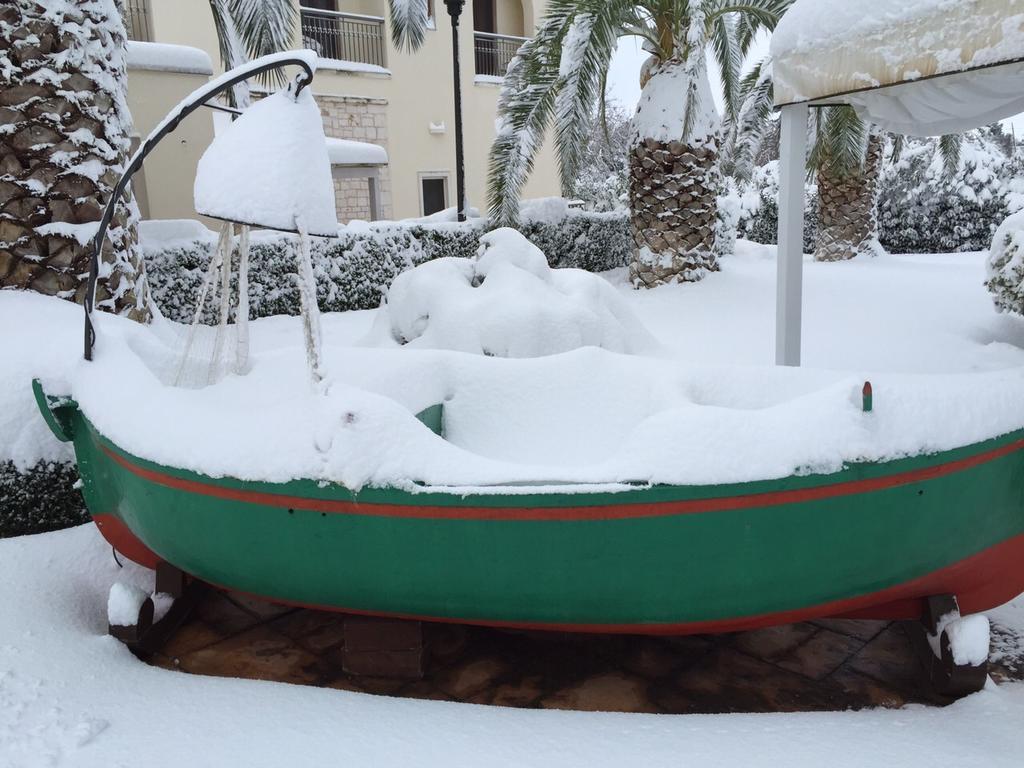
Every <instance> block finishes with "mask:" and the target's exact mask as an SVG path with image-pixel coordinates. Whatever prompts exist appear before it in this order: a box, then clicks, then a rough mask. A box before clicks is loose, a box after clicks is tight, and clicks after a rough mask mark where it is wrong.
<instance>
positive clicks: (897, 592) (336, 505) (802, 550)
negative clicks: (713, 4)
mask: <svg viewBox="0 0 1024 768" xmlns="http://www.w3.org/2000/svg"><path fill="white" fill-rule="evenodd" d="M35 389H36V396H37V401H38V404H39V407H40V410H41V411H42V414H43V416H44V417H45V418H46V420H47V422H48V423H49V425H50V427H51V429H52V430H53V431H54V434H56V435H57V437H58V438H60V439H62V440H71V441H73V443H74V447H75V452H76V454H77V457H78V466H79V468H80V471H81V475H82V480H83V483H84V485H83V493H84V496H85V500H86V503H87V505H88V507H89V510H90V511H91V513H92V516H93V519H94V520H95V522H96V525H97V526H98V527H99V529H100V531H101V532H102V534H103V536H105V537H106V539H107V540H108V541H109V542H110V543H111V545H112V546H113V547H114V548H115V549H116V550H117V551H118V552H120V553H122V554H123V555H125V556H126V557H128V558H130V559H132V560H135V561H136V562H138V563H140V564H142V565H145V566H148V567H155V566H156V565H157V563H159V562H166V563H170V564H171V565H173V566H175V567H176V568H178V569H180V570H181V571H183V572H185V573H187V574H189V575H191V576H192V577H194V578H196V579H199V580H201V581H203V582H207V583H209V584H213V585H216V586H218V587H222V588H226V589H231V590H235V591H239V592H243V593H248V594H252V595H258V596H261V597H264V598H267V599H269V600H272V601H276V602H279V603H284V604H289V605H299V606H310V607H315V608H322V609H326V610H334V611H343V612H346V613H354V614H368V615H382V616H391V617H400V618H415V619H423V620H430V621H448V622H460V623H468V624H481V625H492V626H502V627H518V628H539V629H550V630H568V631H585V632H607V633H644V634H671V635H676V634H687V633H704V632H725V631H734V630H742V629H750V628H755V627H762V626H767V625H773V624H782V623H788V622H793V621H801V620H806V619H814V618H821V617H837V616H842V617H854V618H885V619H898V618H905V619H910V618H915V619H916V618H920V617H922V615H923V614H924V613H925V606H926V601H927V599H928V598H929V597H932V596H936V595H954V596H955V597H956V598H957V600H958V601H959V605H960V608H961V610H962V611H963V612H964V613H973V612H978V611H984V610H987V609H990V608H993V607H995V606H998V605H1001V604H1003V603H1005V602H1007V601H1008V600H1010V599H1012V598H1013V597H1015V596H1016V595H1018V594H1020V593H1021V592H1024V431H1017V432H1014V433H1011V434H1007V435H1004V436H1002V437H1000V438H997V439H994V440H989V441H987V442H983V443H978V444H976V445H970V446H965V447H963V448H960V449H957V450H953V451H946V452H942V453H936V454H933V455H928V456H919V457H914V458H906V459H900V460H897V461H891V462H885V463H863V464H853V465H850V466H847V467H846V468H844V469H843V470H842V471H840V472H836V473H834V474H828V475H806V476H794V477H787V478H783V479H778V480H766V481H761V482H749V483H740V484H734V485H704V486H696V485H695V486H652V487H644V488H635V489H628V490H623V491H621V492H607V491H602V492H587V491H586V489H581V488H579V487H573V488H572V489H567V490H566V491H564V492H558V491H552V490H551V489H545V491H544V492H530V491H529V489H524V488H522V487H515V488H508V489H505V490H504V491H502V489H495V488H487V489H480V490H479V492H465V491H463V490H460V491H459V492H458V493H453V492H445V491H444V490H443V489H430V488H423V489H421V490H418V491H406V490H398V489H394V488H370V489H364V490H362V491H360V492H358V493H354V492H353V491H351V490H349V489H347V488H345V487H342V486H340V485H323V484H322V483H319V482H315V481H312V480H296V481H292V482H288V483H280V484H275V483H261V482H243V481H240V480H232V479H229V478H217V479H214V478H211V477H206V476H203V475H200V474H196V473H193V472H189V471H185V470H181V469H176V468H174V467H166V466H161V465H158V464H154V463H152V462H150V461H146V460H144V459H141V458H139V457H137V456H132V455H131V454H129V453H127V452H126V451H124V450H122V449H121V448H119V447H118V446H117V445H115V444H114V443H112V442H111V441H110V440H108V439H106V438H105V437H104V436H103V435H102V434H100V433H99V432H98V431H97V430H96V429H95V428H94V427H93V425H92V424H91V423H90V422H89V420H88V418H87V416H86V414H83V413H82V412H81V410H80V409H79V408H78V406H77V405H76V404H75V403H74V402H71V401H70V400H61V399H59V398H54V397H48V396H47V395H46V394H45V393H44V392H43V390H42V387H41V386H40V385H39V384H38V382H37V383H36V384H35Z"/></svg>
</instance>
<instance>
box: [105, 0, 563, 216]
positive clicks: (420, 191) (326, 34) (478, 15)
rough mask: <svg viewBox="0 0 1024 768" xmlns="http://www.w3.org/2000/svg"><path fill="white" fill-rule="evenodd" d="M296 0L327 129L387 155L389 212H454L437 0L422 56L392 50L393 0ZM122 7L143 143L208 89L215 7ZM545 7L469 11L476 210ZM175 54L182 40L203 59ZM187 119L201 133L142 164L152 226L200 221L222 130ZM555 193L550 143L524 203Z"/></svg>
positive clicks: (363, 200) (497, 1)
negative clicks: (521, 58) (514, 70)
mask: <svg viewBox="0 0 1024 768" xmlns="http://www.w3.org/2000/svg"><path fill="white" fill-rule="evenodd" d="M293 1H294V2H295V4H296V8H297V11H298V13H299V16H300V24H299V28H298V29H297V30H296V40H295V47H296V48H310V49H312V50H315V51H317V53H319V54H320V56H321V59H320V65H319V68H318V71H317V74H316V78H315V80H314V82H313V93H314V95H315V96H316V98H317V102H318V104H319V105H320V110H321V113H322V114H323V118H324V129H325V133H326V134H327V135H328V136H333V137H336V138H343V139H355V140H358V141H366V142H371V143H374V144H378V145H380V146H382V147H384V148H385V149H386V150H387V152H388V160H389V162H388V165H387V167H385V168H383V169H382V170H381V172H380V185H379V186H380V190H379V191H380V204H381V205H380V211H381V214H382V216H383V217H384V218H393V219H402V218H413V217H418V216H423V215H428V214H430V213H434V212H436V211H437V210H440V209H443V208H447V207H452V206H454V205H455V130H454V111H455V106H454V96H453V82H452V63H451V62H452V35H451V23H450V20H449V17H448V14H447V12H446V10H445V7H444V3H443V2H442V0H423V2H425V3H427V4H428V12H429V13H430V16H431V21H430V29H429V30H428V32H427V35H426V40H425V42H424V44H423V46H422V47H421V48H420V50H418V51H417V52H415V53H409V52H407V51H400V50H398V49H396V48H395V47H394V46H393V45H392V43H391V35H390V28H389V23H388V21H387V18H386V16H387V0H293ZM125 8H126V25H127V27H128V30H129V36H130V37H132V38H133V39H134V40H135V41H138V42H137V43H135V44H133V45H132V46H130V51H129V86H128V87H129V105H130V106H131V109H132V113H133V115H134V117H135V123H136V131H137V132H138V133H139V134H140V136H144V135H145V134H146V133H148V131H149V130H151V128H152V127H153V126H155V125H156V123H157V122H158V121H159V119H160V118H161V117H162V116H163V114H164V113H166V112H167V111H168V110H169V109H170V108H171V107H173V106H174V105H175V104H176V103H177V102H178V101H179V100H180V99H181V98H182V97H183V96H184V95H186V94H187V93H188V92H189V91H190V90H192V88H194V87H197V86H198V85H200V84H201V83H202V82H204V80H205V77H206V76H207V75H204V74H203V73H202V70H203V67H202V66H200V64H201V62H202V61H204V60H205V61H206V62H207V65H206V67H207V68H208V69H209V70H210V72H211V73H212V74H217V73H219V72H220V71H221V66H220V61H219V54H218V44H217V37H216V32H215V30H214V26H213V17H212V15H211V12H210V6H209V0H125ZM542 13H543V0H537V2H534V0H468V1H467V3H466V7H465V10H464V12H463V15H462V19H461V23H460V27H461V35H460V56H461V60H462V81H461V83H462V95H463V114H464V120H463V124H464V131H465V156H466V191H467V196H468V198H469V203H470V205H471V206H472V207H475V208H479V209H480V210H481V211H482V212H484V211H485V210H486V207H487V165H488V153H489V151H490V147H491V143H492V141H493V139H494V131H495V116H496V111H497V102H498V93H499V89H500V83H501V76H502V74H503V73H504V71H505V68H506V67H507V65H508V62H509V61H510V59H511V58H512V56H514V55H515V52H516V50H518V48H519V46H520V44H521V43H522V42H523V40H524V39H525V36H526V35H528V34H532V33H533V31H534V29H535V25H536V23H537V20H538V19H539V17H540V15H541V14H542ZM167 46H187V47H189V48H191V49H194V54H193V55H191V56H189V55H188V54H186V53H184V52H183V51H181V50H180V49H176V48H169V47H167ZM195 49H197V50H195ZM140 51H142V53H140ZM200 52H202V53H205V57H203V56H202V53H200ZM154 62H156V63H155V64H154ZM208 74H209V73H208ZM191 120H192V121H195V124H194V125H189V126H187V127H186V126H183V128H181V129H179V131H180V133H176V134H175V136H176V137H178V139H179V140H178V141H177V142H165V143H169V144H172V145H173V146H171V147H170V148H168V149H167V150H164V148H163V147H161V148H160V149H159V150H158V151H157V153H154V155H153V157H152V159H151V161H150V162H148V163H147V169H146V170H147V177H146V179H145V180H144V182H143V184H141V185H139V186H142V187H145V189H144V190H143V191H142V194H141V195H140V197H141V198H142V202H141V205H142V207H143V212H144V215H146V216H148V217H150V218H185V217H190V216H194V212H192V211H191V203H192V180H193V178H194V175H195V168H196V163H197V162H198V158H199V156H201V154H202V151H203V149H205V147H206V146H207V145H208V143H209V141H210V140H211V139H212V136H213V127H212V126H213V122H212V118H211V117H208V116H206V115H204V114H203V113H197V114H196V115H194V116H193V117H192V118H191ZM335 186H336V192H337V204H338V217H339V221H342V222H345V221H349V220H351V219H369V218H370V201H369V194H368V190H367V185H366V183H365V181H363V180H361V179H337V180H336V181H335ZM557 194H559V180H558V169H557V166H556V161H555V159H554V154H553V152H552V150H551V148H550V147H549V146H545V147H544V149H543V150H542V151H541V154H540V156H539V157H538V160H537V163H536V166H535V171H534V173H533V175H532V178H531V179H530V182H529V183H528V184H527V187H526V189H525V192H524V196H526V197H545V196H550V195H557Z"/></svg>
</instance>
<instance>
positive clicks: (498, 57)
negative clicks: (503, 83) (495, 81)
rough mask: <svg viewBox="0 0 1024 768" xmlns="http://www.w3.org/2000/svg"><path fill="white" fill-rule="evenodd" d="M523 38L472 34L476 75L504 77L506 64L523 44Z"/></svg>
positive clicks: (488, 33) (485, 33)
mask: <svg viewBox="0 0 1024 768" xmlns="http://www.w3.org/2000/svg"><path fill="white" fill-rule="evenodd" d="M526 40H527V38H525V37H513V36H512V35H495V34H492V33H490V32H474V33H473V49H474V52H475V54H476V56H475V58H476V73H477V74H478V75H487V76H488V77H504V76H505V70H507V69H508V64H509V62H510V61H512V58H513V57H514V56H515V55H516V53H517V52H518V51H519V46H521V45H522V44H523V43H525V42H526Z"/></svg>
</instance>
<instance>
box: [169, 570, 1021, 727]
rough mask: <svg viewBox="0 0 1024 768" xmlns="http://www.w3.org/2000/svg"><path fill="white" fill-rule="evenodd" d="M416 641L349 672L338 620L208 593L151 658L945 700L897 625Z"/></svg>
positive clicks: (563, 696)
mask: <svg viewBox="0 0 1024 768" xmlns="http://www.w3.org/2000/svg"><path fill="white" fill-rule="evenodd" d="M423 636H424V645H425V663H424V676H423V678H422V679H420V680H396V679H388V678H373V677H352V676H350V675H347V674H345V672H344V670H343V668H342V647H343V643H344V640H345V637H344V617H343V616H341V615H338V614H333V613H324V612H318V611H311V610H305V609H293V608H286V607H282V606H276V605H271V604H269V603H263V602H259V601H256V600H252V599H251V598H246V597H241V596H238V595H233V594H224V593H221V592H217V591H214V590H207V591H206V592H204V594H203V596H202V598H201V600H200V603H199V605H198V606H197V609H196V610H195V611H194V613H193V614H192V616H191V617H190V618H189V620H188V621H187V622H186V623H185V624H184V625H183V626H182V627H181V628H180V629H179V630H178V631H177V632H176V633H175V634H174V635H173V636H172V637H171V638H170V639H169V641H168V642H167V643H166V644H165V646H164V647H163V648H162V649H161V651H160V652H159V653H157V654H156V655H155V656H154V657H153V658H152V660H151V661H152V663H154V664H156V665H158V666H161V667H166V668H168V669H176V670H181V671H183V672H188V673H192V674H198V675H216V676H222V677H242V678H252V679H258V680H276V681H280V682H288V683H298V684H302V685H314V686H320V687H328V688H336V689H340V690H346V691H363V692H367V693H373V694H382V695H388V696H406V697H411V698H419V699H441V700H447V701H461V702H472V703H478V704H494V705H501V706H509V707H531V708H552V709H575V710H586V711H598V710H599V711H615V712H656V713H664V714H670V713H671V714H682V713H717V712H792V711H821V710H844V709H859V708H863V707H878V706H881V707H901V706H903V705H905V704H911V703H918V704H929V705H940V706H941V705H943V704H947V703H948V701H946V700H944V699H941V698H938V697H936V696H935V695H933V694H931V693H930V692H929V691H928V690H927V688H926V687H925V685H924V683H923V676H922V674H921V671H920V664H919V661H918V659H917V656H916V655H915V653H914V650H913V647H912V646H911V639H910V635H909V633H908V627H907V626H905V625H904V624H902V623H899V622H894V623H887V622H869V621H845V620H827V621H816V622H807V623H802V624H791V625H787V626H781V627H772V628H769V629H761V630H755V631H752V632H742V633H734V634H727V635H715V636H690V637H678V638H649V637H638V636H600V635H574V634H567V633H549V632H517V631H509V630H498V629H487V628H482V627H466V626H459V625H446V624H425V625H424V629H423ZM1017 661H1020V660H1019V659H1018V660H1017ZM1021 666H1022V665H1020V664H1015V662H1014V661H1013V660H1012V659H1011V660H1005V661H1002V662H996V663H994V664H993V666H992V670H991V674H992V677H993V679H995V680H996V681H997V682H1000V681H1002V680H1009V679H1024V669H1020V668H1018V667H1021Z"/></svg>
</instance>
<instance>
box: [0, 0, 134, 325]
mask: <svg viewBox="0 0 1024 768" xmlns="http://www.w3.org/2000/svg"><path fill="white" fill-rule="evenodd" d="M124 41H125V29H124V23H123V22H122V20H121V15H120V13H119V12H118V8H117V5H116V4H115V1H114V0H76V1H75V2H72V1H71V0H47V2H45V3H39V2H35V1H34V0H17V2H10V3H5V4H4V5H3V6H2V7H0V91H2V92H3V94H4V101H3V104H4V107H3V109H0V173H2V174H3V175H2V178H0V187H2V191H3V194H2V195H0V200H2V206H3V209H2V213H0V287H12V288H22V289H27V290H33V291H38V292H39V293H44V294H47V295H52V296H59V297H61V298H65V299H70V300H74V301H78V302H82V301H83V300H84V297H85V291H86V286H87V280H86V277H87V275H88V274H89V262H90V257H91V254H92V243H91V239H92V237H93V235H94V234H95V232H96V227H97V222H98V221H99V220H100V218H101V216H102V213H103V207H104V205H105V204H106V202H107V200H108V199H109V197H110V195H111V192H112V189H113V186H114V184H115V183H116V181H117V179H118V177H119V175H120V173H121V171H122V169H123V167H124V164H125V162H126V160H127V158H128V154H129V151H130V149H131V129H132V120H131V115H130V114H129V112H128V103H127V99H126V82H127V76H126V68H125V66H126V65H125V53H124V50H125V47H124ZM137 216H138V208H137V207H136V205H135V200H134V197H133V196H132V194H131V191H130V189H129V192H128V194H127V195H126V196H125V198H124V199H123V200H122V201H120V202H119V204H118V206H117V211H116V213H115V216H114V219H113V222H112V223H111V227H110V231H109V237H108V238H107V241H106V243H105V245H104V247H103V251H102V256H101V258H102V263H101V268H100V276H99V282H98V284H97V287H96V306H98V307H100V308H102V309H106V310H111V311H114V312H117V313H121V314H126V315H129V316H131V317H134V318H136V319H139V320H145V319H147V318H148V316H149V292H148V289H147V287H146V279H145V272H144V270H143V267H142V262H141V259H140V256H139V250H138V245H137V233H136V220H137Z"/></svg>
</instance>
